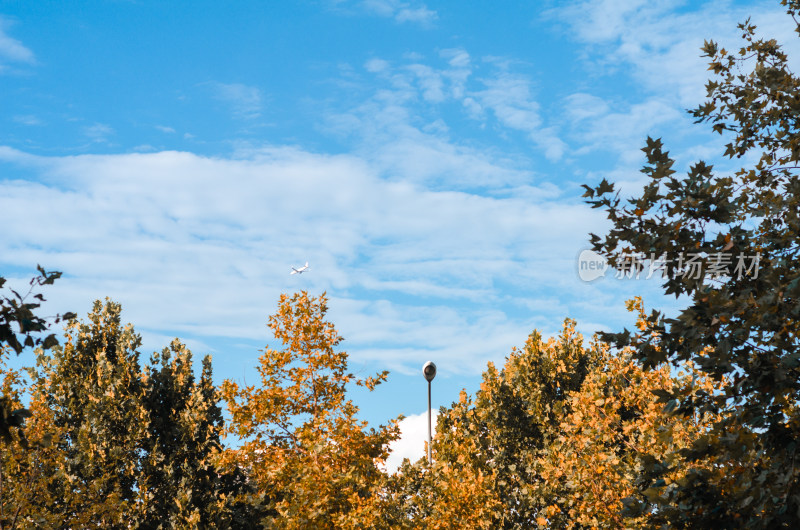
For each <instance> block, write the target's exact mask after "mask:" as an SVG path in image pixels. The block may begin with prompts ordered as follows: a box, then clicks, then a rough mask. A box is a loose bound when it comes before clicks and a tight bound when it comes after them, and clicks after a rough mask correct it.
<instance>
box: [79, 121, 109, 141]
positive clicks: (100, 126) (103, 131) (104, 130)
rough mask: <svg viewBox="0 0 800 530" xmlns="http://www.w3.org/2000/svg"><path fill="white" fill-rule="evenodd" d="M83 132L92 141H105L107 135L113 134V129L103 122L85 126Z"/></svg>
mask: <svg viewBox="0 0 800 530" xmlns="http://www.w3.org/2000/svg"><path fill="white" fill-rule="evenodd" d="M83 133H84V134H85V135H86V136H87V137H88V138H89V139H90V140H91V141H93V142H97V143H106V142H108V137H109V136H111V135H112V134H114V129H112V128H111V127H109V126H108V125H106V124H104V123H95V124H94V125H90V126H88V127H85V128H84V129H83Z"/></svg>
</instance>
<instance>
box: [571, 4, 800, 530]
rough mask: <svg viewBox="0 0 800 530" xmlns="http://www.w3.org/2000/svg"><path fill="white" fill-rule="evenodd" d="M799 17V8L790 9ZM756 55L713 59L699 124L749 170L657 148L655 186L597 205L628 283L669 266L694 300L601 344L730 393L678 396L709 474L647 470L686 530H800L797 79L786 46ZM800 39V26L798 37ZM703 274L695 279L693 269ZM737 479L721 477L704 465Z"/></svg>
mask: <svg viewBox="0 0 800 530" xmlns="http://www.w3.org/2000/svg"><path fill="white" fill-rule="evenodd" d="M782 4H783V5H785V6H787V9H788V12H789V14H790V15H791V16H792V17H795V16H796V15H797V14H798V12H799V11H800V2H797V1H788V0H784V1H783V2H782ZM739 28H740V29H741V31H742V35H743V39H744V45H743V46H742V48H741V49H740V50H738V52H734V53H731V52H728V51H727V50H725V49H723V48H720V47H719V46H718V45H717V44H716V43H714V42H706V44H705V46H704V48H703V51H704V54H705V56H707V57H709V58H710V67H709V69H710V70H712V71H713V73H714V75H715V77H714V79H713V80H711V81H709V83H708V85H707V87H706V88H707V91H708V98H707V100H706V102H705V103H703V104H702V105H700V106H699V107H698V108H696V109H695V110H693V111H692V114H693V115H694V116H695V117H696V118H697V121H698V122H705V123H709V124H711V126H712V128H713V130H714V131H717V132H719V133H720V134H723V135H725V137H726V138H728V139H729V140H730V141H729V143H728V144H727V145H726V146H725V150H724V155H725V156H727V157H729V158H730V159H732V160H740V161H741V164H742V166H741V167H740V168H739V169H738V170H736V171H733V172H731V173H721V172H718V171H714V169H713V168H712V167H711V166H710V165H708V164H706V163H704V162H702V161H700V162H697V163H696V164H694V165H693V166H692V167H691V168H690V169H689V171H688V173H687V174H686V175H678V174H677V172H676V170H674V169H673V165H674V160H673V159H672V158H671V157H670V156H669V153H668V152H666V151H665V150H664V146H663V144H662V142H661V141H660V140H652V139H648V140H647V145H646V147H645V148H644V149H643V150H644V152H645V154H646V156H647V164H646V166H645V167H644V169H643V170H642V172H643V173H644V174H645V175H646V177H647V184H646V185H645V187H644V190H643V192H642V193H641V195H639V196H638V197H634V198H631V199H630V200H628V201H627V202H623V201H621V200H620V198H619V196H618V194H616V195H615V194H614V186H613V185H611V184H609V183H608V182H606V181H603V182H602V183H600V185H599V186H597V187H595V188H592V187H589V186H587V192H586V194H585V196H586V197H587V198H588V200H589V202H590V203H591V204H592V205H593V206H594V207H599V208H604V209H605V210H606V211H607V213H608V218H609V219H610V220H611V222H612V228H611V230H610V231H609V233H608V234H607V235H606V236H605V237H599V236H596V235H593V236H592V241H593V243H594V249H595V250H596V251H598V252H600V253H602V254H603V255H605V256H606V257H607V258H608V260H609V262H610V263H611V264H612V265H614V266H615V267H617V268H619V269H629V268H631V267H632V266H633V267H634V268H636V267H639V266H641V264H642V261H641V260H642V259H649V260H650V262H651V263H652V262H656V261H659V262H660V263H661V264H662V265H663V270H664V271H665V276H664V283H663V287H664V292H665V293H667V294H675V295H676V296H681V295H682V296H685V297H687V298H688V299H690V300H691V302H690V303H689V306H688V307H687V308H686V309H684V310H683V311H682V312H681V313H680V315H679V316H678V317H676V318H665V317H664V315H663V314H661V313H659V312H653V313H652V314H651V315H649V316H648V317H647V319H646V325H645V327H644V329H643V330H642V331H641V332H639V333H633V334H631V333H629V332H627V331H626V332H623V333H619V334H613V335H607V336H605V337H604V338H605V339H606V340H609V341H611V342H613V343H614V344H615V345H617V346H620V347H624V346H630V347H631V348H632V349H633V351H634V352H635V355H636V357H637V358H638V359H639V360H640V361H641V362H642V363H643V365H644V366H645V367H651V366H654V365H656V364H658V363H662V362H664V361H669V362H672V363H677V362H684V361H692V362H693V363H695V364H696V365H697V367H698V368H699V369H700V370H702V371H703V372H704V373H706V374H708V375H709V376H710V377H713V378H715V379H716V380H718V381H722V380H728V381H730V384H729V385H726V386H724V388H723V389H722V391H721V392H704V393H699V394H692V395H689V394H686V393H683V392H679V391H676V392H672V393H670V394H669V395H663V396H662V399H663V400H664V401H665V402H667V403H670V404H671V405H672V407H673V408H674V409H675V411H676V413H678V414H683V415H691V414H695V413H703V414H712V415H714V416H715V417H717V421H715V423H714V426H713V429H711V430H710V431H709V432H708V433H707V434H706V435H705V436H703V437H701V438H700V439H698V440H697V441H696V442H695V444H694V446H693V447H692V448H691V449H687V450H685V451H684V452H683V454H684V455H686V456H687V457H689V460H690V461H692V462H697V465H696V466H694V467H693V468H692V469H691V474H690V475H689V477H688V478H687V480H686V481H685V483H681V484H666V483H665V475H667V474H669V473H670V472H671V471H672V469H673V468H674V464H671V463H670V462H669V461H668V460H658V459H657V460H655V461H653V462H650V466H649V467H648V469H647V471H648V473H647V477H646V478H645V479H643V483H642V485H643V487H644V486H648V485H649V486H650V487H653V488H659V489H660V490H661V492H660V495H659V496H658V499H659V507H658V510H657V513H658V517H657V518H658V519H660V520H662V521H663V522H664V523H669V524H671V525H675V526H686V527H691V528H700V527H707V528H712V527H720V526H724V527H727V528H732V527H739V526H745V527H759V528H778V527H787V528H788V527H792V528H795V527H796V526H797V522H798V521H800V467H798V466H797V464H796V462H797V456H798V455H797V452H798V445H797V440H798V439H800V410H798V403H800V319H799V318H798V317H800V268H799V267H798V263H800V176H799V175H798V172H799V171H800V166H799V165H798V163H800V120H798V115H800V97H799V96H798V94H800V91H799V90H798V89H800V78H798V77H797V76H796V75H795V74H794V73H793V72H792V70H791V68H790V61H789V59H788V57H787V56H786V54H785V53H784V52H783V51H782V49H781V47H780V46H779V45H778V43H777V42H776V41H775V40H774V39H763V38H759V37H757V35H756V31H755V30H756V28H755V27H754V26H753V25H752V24H750V23H749V22H745V23H743V24H741V25H740V26H739ZM798 32H800V25H798ZM690 258H691V260H692V262H693V263H692V265H691V270H690V264H689V259H690ZM704 459H711V460H712V461H713V463H714V468H716V469H725V470H727V471H728V472H727V473H721V474H715V473H713V472H712V471H711V470H709V469H708V468H707V467H706V466H705V465H701V462H702V461H703V460H704Z"/></svg>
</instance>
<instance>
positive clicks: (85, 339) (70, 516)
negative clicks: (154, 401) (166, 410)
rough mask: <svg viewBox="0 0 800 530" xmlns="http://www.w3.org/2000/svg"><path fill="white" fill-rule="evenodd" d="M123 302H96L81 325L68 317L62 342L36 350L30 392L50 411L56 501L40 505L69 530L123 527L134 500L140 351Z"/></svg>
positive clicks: (143, 418) (142, 421)
mask: <svg viewBox="0 0 800 530" xmlns="http://www.w3.org/2000/svg"><path fill="white" fill-rule="evenodd" d="M120 312H121V307H120V306H119V304H115V303H113V302H111V301H107V302H106V303H105V304H102V303H101V302H100V301H97V302H95V304H94V307H93V309H92V312H91V313H90V314H89V320H88V322H86V323H82V322H79V321H77V320H72V321H71V322H70V323H69V324H68V325H67V329H66V333H65V342H64V344H63V345H59V346H54V347H53V348H52V349H51V354H50V355H47V354H46V353H45V352H43V351H42V352H40V354H39V357H38V377H37V380H36V381H35V388H34V389H33V393H34V396H35V398H37V399H40V400H42V401H43V402H44V403H45V404H46V410H48V411H50V413H51V414H52V416H53V420H52V421H53V425H54V427H55V432H54V436H55V438H54V443H55V444H56V447H57V449H58V452H59V453H60V465H61V469H60V472H59V473H58V480H57V482H56V483H55V484H53V485H51V488H53V489H54V490H55V492H56V496H57V497H59V498H60V499H61V500H60V502H59V503H58V504H57V505H55V506H46V507H42V509H43V510H50V511H52V512H53V513H57V514H59V515H60V516H61V517H62V521H63V524H64V525H66V526H74V527H89V526H95V525H101V526H104V527H109V528H118V527H122V526H124V525H126V524H127V523H128V521H129V519H128V518H129V514H131V513H133V512H134V507H135V504H136V496H137V489H136V477H137V474H138V472H139V468H140V464H139V450H140V445H141V440H142V438H143V436H144V429H145V428H146V426H147V423H148V418H147V414H146V411H145V409H144V408H143V407H142V397H143V388H142V381H141V378H140V373H141V371H140V368H139V353H138V348H139V346H140V344H141V339H140V338H139V336H138V335H136V333H135V332H134V330H133V327H132V326H131V325H127V326H123V325H122V323H121V320H120Z"/></svg>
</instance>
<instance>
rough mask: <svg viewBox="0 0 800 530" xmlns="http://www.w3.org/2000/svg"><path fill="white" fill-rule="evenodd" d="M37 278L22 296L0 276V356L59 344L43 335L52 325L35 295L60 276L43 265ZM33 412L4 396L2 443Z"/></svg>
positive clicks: (0, 425) (41, 298)
mask: <svg viewBox="0 0 800 530" xmlns="http://www.w3.org/2000/svg"><path fill="white" fill-rule="evenodd" d="M37 269H38V271H39V275H38V276H34V277H33V278H32V279H31V280H30V282H29V286H30V287H29V289H28V292H27V293H25V294H22V295H21V294H19V293H18V292H17V291H15V290H14V289H8V291H9V292H8V293H6V292H3V291H5V284H6V279H5V278H3V277H2V276H0V289H2V290H3V291H0V354H1V355H2V356H5V355H7V354H8V353H9V351H14V352H15V353H16V354H17V355H19V354H20V353H21V352H22V350H23V349H24V348H26V347H30V348H34V347H41V348H42V349H45V350H46V349H48V348H51V347H53V346H54V345H56V344H57V343H58V340H57V339H56V336H55V334H54V333H51V334H49V335H47V336H46V337H44V338H42V337H41V333H42V332H44V331H46V330H47V329H48V327H49V325H50V322H48V320H47V319H46V318H45V317H42V316H41V315H37V314H36V311H37V310H38V309H39V308H40V306H41V302H44V301H45V299H44V296H43V295H42V294H41V293H39V292H36V291H37V290H38V288H39V287H42V286H44V285H52V284H53V283H54V282H55V281H56V280H57V279H58V278H60V277H61V273H60V272H57V271H51V272H48V271H46V270H44V269H43V268H42V267H41V266H37ZM74 316H75V315H74V314H73V313H65V314H64V315H63V316H60V315H56V316H55V317H53V318H52V323H53V324H57V323H59V322H60V321H61V320H69V319H70V318H73V317H74ZM29 415H30V412H29V411H28V410H26V409H25V408H22V407H19V408H14V406H12V403H11V402H9V401H7V399H6V398H5V397H2V398H0V440H2V441H3V442H5V443H10V442H11V440H12V438H11V429H12V428H17V429H19V428H20V427H21V426H22V424H23V423H24V421H25V418H26V417H28V416H29ZM18 433H19V434H20V436H21V437H20V438H19V441H20V443H22V444H23V446H24V445H25V437H24V434H23V433H22V432H21V431H18Z"/></svg>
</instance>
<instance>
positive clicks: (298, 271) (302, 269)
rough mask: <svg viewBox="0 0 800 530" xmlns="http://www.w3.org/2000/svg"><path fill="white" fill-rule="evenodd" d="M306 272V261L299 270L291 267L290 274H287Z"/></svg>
mask: <svg viewBox="0 0 800 530" xmlns="http://www.w3.org/2000/svg"><path fill="white" fill-rule="evenodd" d="M307 270H308V262H307V261H306V264H305V265H303V266H302V267H300V268H297V269H295V268H294V267H292V272H290V273H289V274H303V273H304V272H306V271H307Z"/></svg>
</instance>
